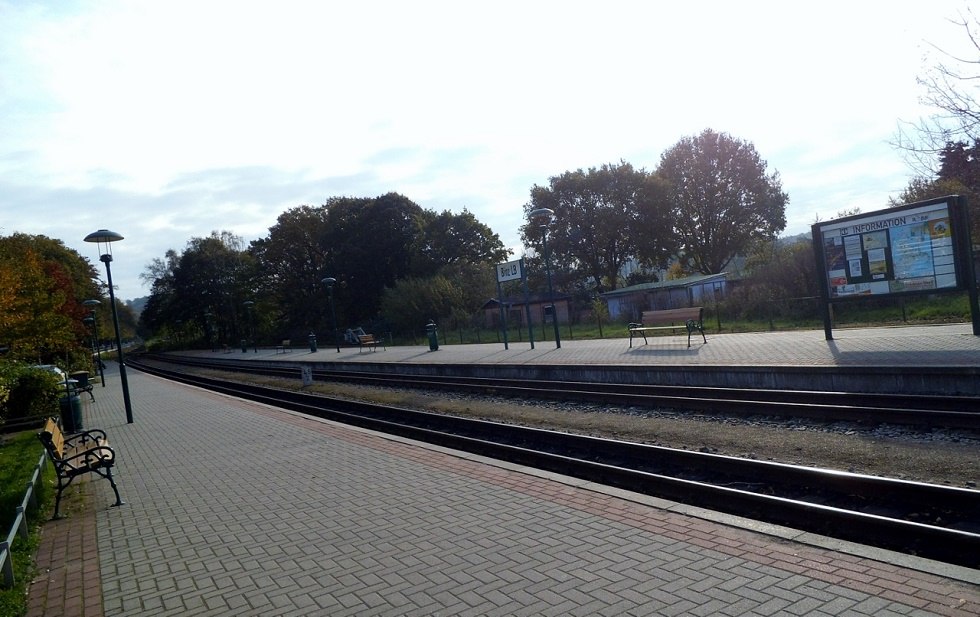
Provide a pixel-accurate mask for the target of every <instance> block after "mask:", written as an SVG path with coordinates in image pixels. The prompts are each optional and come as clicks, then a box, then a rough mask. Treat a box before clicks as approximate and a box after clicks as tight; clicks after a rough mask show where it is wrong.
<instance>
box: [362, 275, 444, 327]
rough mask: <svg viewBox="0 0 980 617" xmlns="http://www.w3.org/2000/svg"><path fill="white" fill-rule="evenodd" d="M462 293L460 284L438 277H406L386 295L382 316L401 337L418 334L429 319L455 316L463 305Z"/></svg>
mask: <svg viewBox="0 0 980 617" xmlns="http://www.w3.org/2000/svg"><path fill="white" fill-rule="evenodd" d="M462 298H463V289H462V285H460V283H459V282H458V281H451V280H450V279H449V278H447V277H445V276H443V275H441V274H437V275H435V276H431V277H427V278H416V277H407V278H403V279H401V280H399V281H397V282H396V283H395V284H394V285H392V286H391V287H390V288H388V289H386V290H385V291H384V294H383V296H382V300H381V306H382V312H383V313H384V315H385V316H386V318H387V321H388V323H389V324H390V326H391V327H392V328H393V329H394V330H395V331H396V332H401V333H410V332H418V331H421V330H422V328H424V326H425V324H426V323H428V321H429V320H430V319H433V320H436V322H438V320H439V318H440V317H441V316H448V315H451V314H452V313H453V309H454V307H457V306H460V305H461V304H462Z"/></svg>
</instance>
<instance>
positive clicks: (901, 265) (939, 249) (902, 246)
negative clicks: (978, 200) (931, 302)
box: [814, 201, 962, 300]
mask: <svg viewBox="0 0 980 617" xmlns="http://www.w3.org/2000/svg"><path fill="white" fill-rule="evenodd" d="M955 207H956V204H955V202H953V201H938V202H935V203H927V204H924V205H915V204H913V205H911V206H903V207H901V208H891V209H888V210H881V211H878V212H875V213H871V214H868V215H860V216H856V217H847V218H845V219H840V220H838V221H831V222H828V223H823V224H817V225H814V249H815V250H816V251H817V253H818V257H822V259H821V260H818V261H822V262H823V263H822V264H819V265H820V266H821V272H822V274H823V276H824V277H825V281H824V284H825V285H826V291H827V293H828V299H829V300H837V299H842V298H847V297H855V296H877V295H885V294H895V293H909V292H928V291H950V290H953V289H956V288H957V287H958V286H959V285H960V284H961V283H960V282H961V280H962V278H961V277H960V276H958V272H957V259H956V244H955V242H954V236H953V229H954V227H955V226H956V217H955V216H954V214H955V213H954V212H952V210H953V208H955ZM818 242H819V245H817V243H818Z"/></svg>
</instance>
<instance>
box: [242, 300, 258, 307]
mask: <svg viewBox="0 0 980 617" xmlns="http://www.w3.org/2000/svg"><path fill="white" fill-rule="evenodd" d="M242 304H243V305H244V306H245V308H248V309H251V308H252V307H253V306H255V302H253V301H251V300H246V301H244V302H242Z"/></svg>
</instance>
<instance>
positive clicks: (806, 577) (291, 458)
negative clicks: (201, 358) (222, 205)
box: [30, 352, 980, 617]
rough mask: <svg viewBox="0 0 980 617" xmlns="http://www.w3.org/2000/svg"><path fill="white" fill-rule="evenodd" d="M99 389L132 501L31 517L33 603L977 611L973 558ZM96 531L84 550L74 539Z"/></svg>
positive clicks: (473, 611) (206, 610) (273, 416)
mask: <svg viewBox="0 0 980 617" xmlns="http://www.w3.org/2000/svg"><path fill="white" fill-rule="evenodd" d="M334 353H336V352H334ZM378 353H381V352H378ZM365 355H366V354H365ZM107 382H108V387H106V388H101V387H98V386H97V387H96V388H95V396H96V399H97V400H96V402H94V403H89V402H87V401H85V402H84V403H83V413H84V416H85V420H84V421H85V424H86V426H89V427H93V426H98V427H101V428H105V429H106V430H107V431H108V433H109V435H110V440H111V442H112V444H113V446H114V447H116V448H117V451H118V456H119V464H118V470H117V479H118V483H119V487H120V491H121V493H122V496H123V499H124V500H125V501H126V505H124V506H122V507H118V508H114V507H109V504H111V503H112V501H113V499H112V492H111V489H110V487H109V485H108V483H107V482H105V481H104V480H99V479H95V480H93V481H91V482H88V483H86V484H85V485H84V487H85V490H86V491H87V495H86V496H85V499H84V501H83V503H84V504H87V506H88V509H85V508H83V509H82V511H81V512H77V513H75V514H74V515H73V516H72V517H71V518H69V519H66V520H64V521H58V522H56V523H51V524H49V525H46V526H45V528H44V532H43V546H42V550H41V554H42V555H44V556H46V557H44V560H45V561H44V563H46V564H47V565H46V566H45V571H42V572H41V574H40V575H39V576H38V579H37V580H36V581H35V584H34V585H33V586H32V589H31V600H30V603H31V607H32V609H31V610H32V612H31V613H30V614H31V615H32V616H34V615H85V617H92V616H96V615H108V616H117V615H118V616H124V615H125V616H129V615H240V616H248V615H283V616H298V615H392V616H393V615H443V616H445V615H634V616H638V615H731V616H735V615H813V616H826V615H976V614H980V572H978V571H975V570H968V569H964V568H957V567H952V566H946V565H944V564H938V563H935V562H929V561H924V560H918V559H916V558H913V557H908V556H902V555H896V554H894V553H889V552H886V551H877V550H873V549H868V548H866V547H859V546H854V545H850V544H846V543H841V542H837V541H833V540H829V539H826V538H820V537H816V536H812V535H810V534H803V533H800V532H796V531H794V530H790V529H785V528H778V527H773V526H768V525H761V524H758V523H753V522H752V521H745V520H741V519H734V518H731V517H726V516H722V515H717V514H714V513H711V512H706V511H701V510H696V509H692V508H688V507H685V506H682V505H678V504H673V503H670V502H665V501H662V500H658V499H653V498H649V497H644V496H639V495H635V494H632V493H627V492H624V491H617V490H611V489H606V488H603V487H599V486H595V485H592V484H589V483H585V482H582V481H579V480H575V479H571V478H566V477H562V476H558V475H556V474H546V473H540V472H536V471H534V470H529V469H526V468H522V467H518V466H513V465H507V464H502V463H498V462H493V461H488V460H485V459H482V458H479V457H473V456H470V455H463V454H460V453H457V452H453V451H449V450H444V449H440V448H436V447H432V446H426V445H422V444H418V443H415V442H411V441H407V440H404V439H398V438H391V437H387V436H383V435H379V434H376V433H372V432H369V431H364V430H359V429H355V428H350V427H345V426H341V425H337V424H334V423H330V422H326V421H321V420H315V419H309V418H306V417H303V416H300V415H297V414H293V413H289V412H283V411H279V410H275V409H272V408H269V407H266V406H264V405H260V404H255V403H248V402H242V401H238V400H236V399H232V398H228V397H224V396H221V395H217V394H212V393H208V392H204V391H201V390H197V389H194V388H190V387H186V386H180V385H173V384H170V383H167V382H165V381H163V380H159V379H157V378H154V377H150V376H147V375H144V374H142V373H139V372H137V371H130V389H131V392H132V400H133V407H134V419H135V423H134V424H131V425H127V424H126V422H125V414H124V411H123V408H122V402H121V395H120V391H119V380H118V376H117V375H116V374H115V373H114V372H113V373H112V374H110V375H108V376H107ZM90 530H94V532H95V535H96V536H97V545H98V547H99V549H98V551H97V553H94V552H92V551H88V552H85V551H81V550H79V549H78V543H77V541H76V540H77V538H79V537H81V538H83V539H84V542H85V544H86V546H90V545H91V544H92V543H91V540H90V536H89V535H88V534H90ZM73 543H74V546H73ZM59 559H60V560H67V561H69V563H68V564H64V563H62V564H61V565H60V567H59V563H58V561H59ZM96 562H97V563H98V568H97V571H98V573H99V579H100V580H99V581H93V580H92V579H91V578H90V577H91V573H92V572H93V566H92V564H94V563H96ZM55 579H58V580H55ZM59 580H63V581H64V582H63V583H59V582H58V581H59ZM97 597H101V601H102V606H101V607H93V606H92V602H93V600H92V598H97ZM78 607H82V608H81V609H79V608H78ZM99 608H101V611H99Z"/></svg>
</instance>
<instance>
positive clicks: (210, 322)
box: [204, 310, 218, 353]
mask: <svg viewBox="0 0 980 617" xmlns="http://www.w3.org/2000/svg"><path fill="white" fill-rule="evenodd" d="M204 325H205V327H206V328H207V335H208V343H209V344H210V345H211V353H214V352H216V351H218V346H217V345H216V344H215V338H214V313H212V312H211V311H210V310H207V311H205V312H204Z"/></svg>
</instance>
